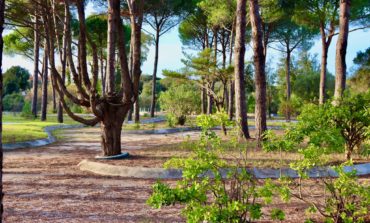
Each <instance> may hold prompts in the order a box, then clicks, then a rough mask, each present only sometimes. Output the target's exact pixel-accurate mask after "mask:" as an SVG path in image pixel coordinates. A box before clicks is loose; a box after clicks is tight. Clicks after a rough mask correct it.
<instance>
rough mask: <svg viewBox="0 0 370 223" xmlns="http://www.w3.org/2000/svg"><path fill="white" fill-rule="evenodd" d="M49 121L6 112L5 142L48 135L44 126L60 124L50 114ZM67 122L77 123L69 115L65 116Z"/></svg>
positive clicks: (4, 124)
mask: <svg viewBox="0 0 370 223" xmlns="http://www.w3.org/2000/svg"><path fill="white" fill-rule="evenodd" d="M47 119H48V120H47V121H45V122H41V121H39V120H38V119H26V118H24V117H21V116H19V115H13V114H5V115H4V116H3V122H4V123H3V143H15V142H23V141H29V140H35V139H43V138H46V137H47V134H46V132H45V131H44V128H45V127H47V126H52V125H59V124H60V123H58V122H57V117H56V116H48V117H47ZM64 119H65V120H64V121H65V122H64V123H65V124H77V122H75V121H73V120H71V119H70V118H68V117H66V116H65V117H64Z"/></svg>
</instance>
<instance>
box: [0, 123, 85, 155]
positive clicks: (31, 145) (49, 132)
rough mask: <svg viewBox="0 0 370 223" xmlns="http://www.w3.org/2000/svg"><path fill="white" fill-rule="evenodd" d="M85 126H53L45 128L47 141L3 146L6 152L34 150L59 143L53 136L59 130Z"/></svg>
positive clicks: (38, 140) (41, 140) (32, 141)
mask: <svg viewBox="0 0 370 223" xmlns="http://www.w3.org/2000/svg"><path fill="white" fill-rule="evenodd" d="M82 127H85V125H53V126H47V127H45V128H44V131H45V132H46V134H47V135H48V137H47V138H45V139H36V140H30V141H24V142H16V143H6V144H3V149H4V150H13V149H24V148H34V147H39V146H45V145H49V144H51V143H54V142H56V141H57V139H56V138H55V136H53V134H52V132H53V131H55V130H57V129H71V128H82Z"/></svg>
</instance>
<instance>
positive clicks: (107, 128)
mask: <svg viewBox="0 0 370 223" xmlns="http://www.w3.org/2000/svg"><path fill="white" fill-rule="evenodd" d="M99 107H100V110H101V111H102V114H103V115H102V118H101V121H100V128H101V132H102V135H101V137H102V138H101V146H102V148H103V154H104V156H112V155H117V154H120V153H121V132H122V124H123V121H124V120H125V117H126V115H127V112H128V111H129V109H130V106H128V105H127V106H115V105H111V104H110V103H102V104H101V105H99Z"/></svg>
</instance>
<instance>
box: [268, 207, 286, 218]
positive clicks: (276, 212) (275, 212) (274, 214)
mask: <svg viewBox="0 0 370 223" xmlns="http://www.w3.org/2000/svg"><path fill="white" fill-rule="evenodd" d="M271 219H272V220H278V221H283V220H284V219H285V213H284V212H283V211H282V210H280V209H277V208H274V209H272V211H271Z"/></svg>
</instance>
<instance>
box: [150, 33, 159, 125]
mask: <svg viewBox="0 0 370 223" xmlns="http://www.w3.org/2000/svg"><path fill="white" fill-rule="evenodd" d="M158 51H159V28H157V32H156V36H155V56H154V70H153V79H152V103H151V105H150V117H152V118H153V117H154V115H155V114H154V113H155V104H156V92H155V90H156V84H157V68H158V53H159V52H158Z"/></svg>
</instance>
